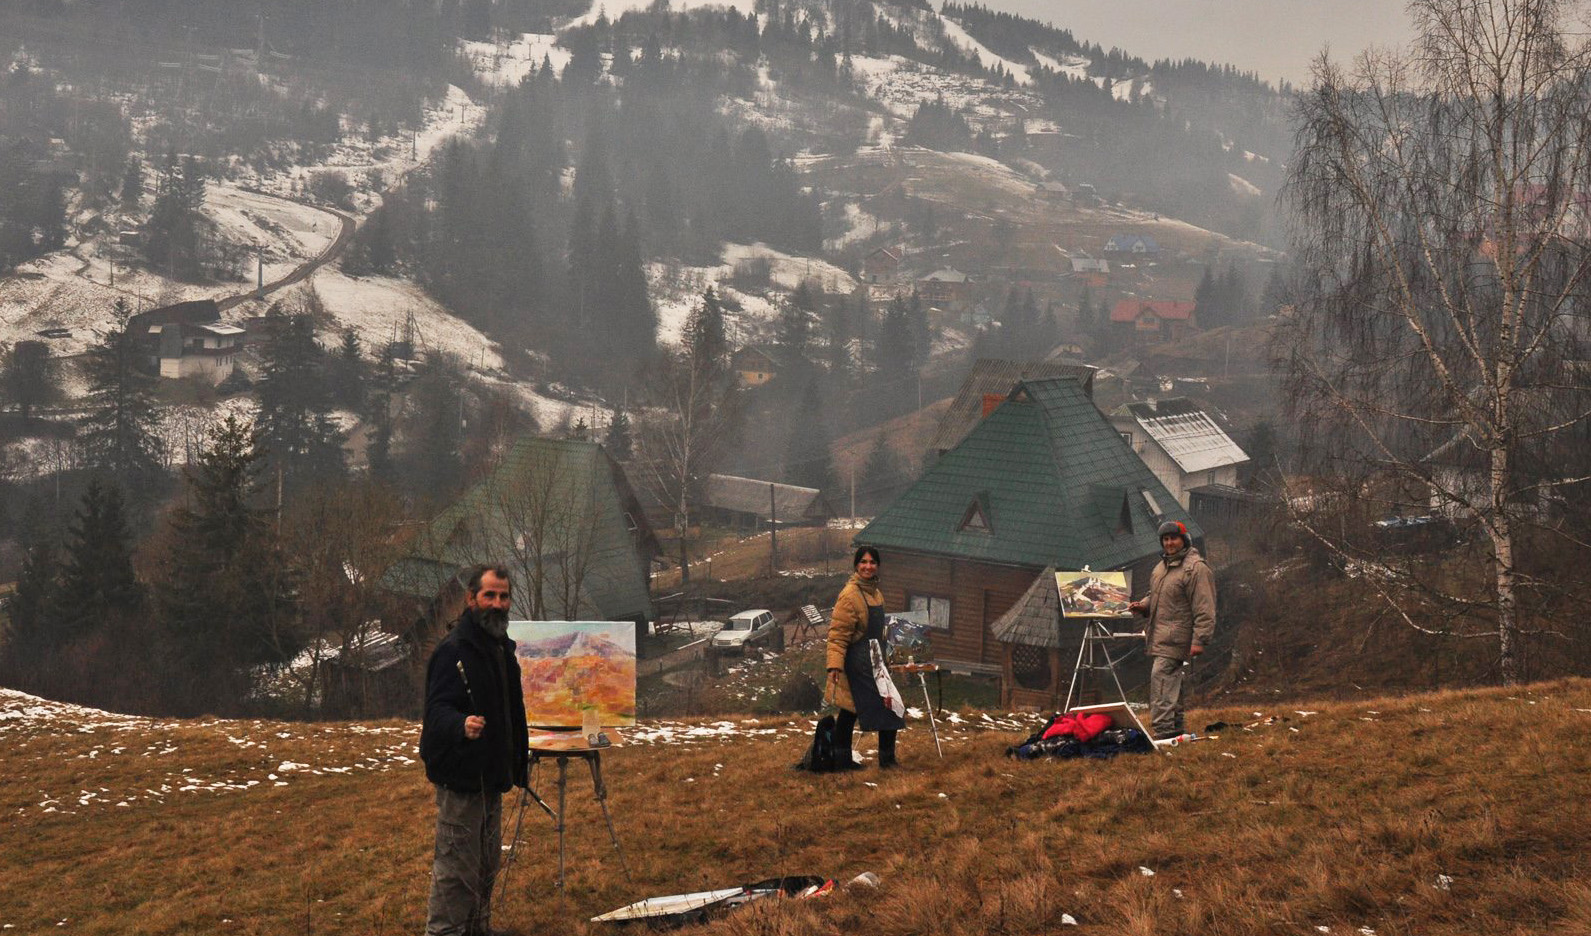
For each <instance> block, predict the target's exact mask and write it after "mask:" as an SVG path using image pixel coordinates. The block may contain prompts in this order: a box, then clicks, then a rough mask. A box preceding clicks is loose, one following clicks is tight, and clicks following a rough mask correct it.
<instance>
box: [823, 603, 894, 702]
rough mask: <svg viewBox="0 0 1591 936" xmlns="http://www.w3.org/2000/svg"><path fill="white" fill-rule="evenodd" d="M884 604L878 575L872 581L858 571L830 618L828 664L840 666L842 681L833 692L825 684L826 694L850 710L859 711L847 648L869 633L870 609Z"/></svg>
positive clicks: (826, 658)
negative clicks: (847, 668) (848, 673)
mask: <svg viewBox="0 0 1591 936" xmlns="http://www.w3.org/2000/svg"><path fill="white" fill-rule="evenodd" d="M883 605H884V593H883V592H881V591H879V590H878V579H876V578H875V579H873V580H872V581H871V582H868V581H864V580H863V579H862V577H861V576H860V575H856V574H852V575H851V580H850V581H849V582H846V583H845V587H844V588H842V589H840V597H839V598H838V599H836V600H835V602H834V614H833V616H831V617H830V618H829V646H828V653H827V654H826V656H825V662H824V668H825V669H830V670H835V669H837V670H839V671H840V681H839V685H838V686H837V687H835V689H834V691H833V692H832V693H830V692H829V691H828V686H827V684H825V686H824V692H825V695H824V698H827V699H829V700H830V701H832V702H833V703H834V704H835V705H837V706H839V707H840V708H842V709H845V710H846V711H848V712H854V711H856V702H855V701H854V700H852V698H851V683H850V680H848V679H846V678H845V650H846V648H847V647H849V646H850V645H851V644H853V643H856V642H857V641H858V640H861V639H862V638H863V637H865V636H867V609H868V608H870V607H873V608H880V607H883Z"/></svg>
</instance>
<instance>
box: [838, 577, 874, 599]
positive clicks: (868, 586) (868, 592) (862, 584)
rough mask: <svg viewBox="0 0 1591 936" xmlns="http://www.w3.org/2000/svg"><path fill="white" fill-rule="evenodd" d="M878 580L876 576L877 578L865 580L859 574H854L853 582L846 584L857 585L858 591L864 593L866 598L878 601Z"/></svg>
mask: <svg viewBox="0 0 1591 936" xmlns="http://www.w3.org/2000/svg"><path fill="white" fill-rule="evenodd" d="M878 578H879V577H878V576H876V575H875V576H873V577H872V578H870V579H865V578H862V576H861V575H859V574H857V573H855V572H852V573H851V580H850V581H849V582H846V583H845V584H847V585H855V586H856V587H857V590H858V591H860V592H861V593H862V596H863V597H864V598H867V599H870V600H873V599H877V598H878V596H879V594H880V592H879V590H878Z"/></svg>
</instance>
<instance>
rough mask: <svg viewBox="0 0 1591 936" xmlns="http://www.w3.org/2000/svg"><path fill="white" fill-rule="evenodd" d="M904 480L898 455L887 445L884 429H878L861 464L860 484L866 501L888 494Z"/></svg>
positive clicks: (904, 473)
mask: <svg viewBox="0 0 1591 936" xmlns="http://www.w3.org/2000/svg"><path fill="white" fill-rule="evenodd" d="M905 480H906V472H905V470H904V469H903V468H902V466H901V459H900V456H899V455H897V454H895V452H894V450H893V449H891V448H890V447H889V441H888V440H887V439H886V438H885V437H884V430H882V429H880V430H879V432H878V435H876V436H874V437H873V447H872V448H871V449H868V452H867V461H866V462H864V463H863V465H862V477H861V479H860V482H859V483H860V486H861V488H862V490H863V491H864V492H866V494H867V500H868V502H870V503H872V502H876V499H877V498H878V497H879V496H880V495H888V494H889V493H891V492H893V491H894V489H895V488H896V487H898V486H899V485H900V484H901V483H902V482H903V481H905Z"/></svg>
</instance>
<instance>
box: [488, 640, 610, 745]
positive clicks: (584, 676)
mask: <svg viewBox="0 0 1591 936" xmlns="http://www.w3.org/2000/svg"><path fill="white" fill-rule="evenodd" d="M508 636H509V637H510V638H511V639H512V640H513V641H514V644H515V647H516V649H515V656H516V657H517V658H518V660H519V671H520V681H521V684H522V685H523V686H524V689H525V721H526V723H527V724H529V725H530V726H531V727H534V728H578V727H580V723H581V715H582V713H583V712H584V711H585V710H586V709H589V708H594V709H596V711H597V717H598V720H599V721H601V723H602V725H603V726H604V727H624V726H628V725H634V724H635V625H634V624H633V623H630V622H628V621H618V622H614V621H512V622H510V623H509V625H508Z"/></svg>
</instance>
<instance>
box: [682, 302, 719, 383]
mask: <svg viewBox="0 0 1591 936" xmlns="http://www.w3.org/2000/svg"><path fill="white" fill-rule="evenodd" d="M681 337H682V338H683V340H684V344H685V351H686V354H687V356H688V357H690V359H691V360H693V361H697V362H700V363H701V364H702V366H703V368H704V370H705V372H707V373H710V374H717V373H721V372H723V371H724V370H725V369H726V368H727V367H728V363H729V339H728V338H727V337H726V336H725V333H724V308H723V305H722V304H720V303H719V301H718V294H717V293H715V292H714V291H713V287H711V286H709V287H707V291H706V292H704V293H702V301H701V304H700V305H698V306H697V307H696V308H695V309H692V310H691V314H690V316H689V317H687V318H686V319H685V329H684V334H683V335H682V336H681Z"/></svg>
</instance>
